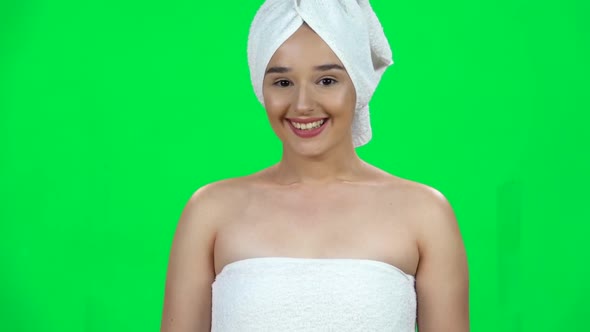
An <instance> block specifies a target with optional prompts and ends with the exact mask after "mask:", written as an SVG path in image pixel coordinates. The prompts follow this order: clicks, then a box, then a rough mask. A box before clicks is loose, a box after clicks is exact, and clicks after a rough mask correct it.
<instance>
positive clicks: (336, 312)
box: [161, 0, 469, 332]
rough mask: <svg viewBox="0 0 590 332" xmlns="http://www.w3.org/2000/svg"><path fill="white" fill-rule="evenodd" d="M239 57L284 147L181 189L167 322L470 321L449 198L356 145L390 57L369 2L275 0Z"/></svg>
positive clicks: (225, 326) (338, 325)
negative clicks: (267, 163)
mask: <svg viewBox="0 0 590 332" xmlns="http://www.w3.org/2000/svg"><path fill="white" fill-rule="evenodd" d="M248 56H249V65H250V70H251V76H252V83H253V85H254V88H255V91H256V94H257V96H258V97H259V99H260V100H261V102H262V103H263V105H264V107H265V109H266V113H267V116H268V119H269V122H270V124H271V126H272V128H273V130H274V132H275V133H276V135H277V136H278V138H279V139H280V140H281V142H282V144H283V154H282V158H281V160H280V162H279V163H278V164H276V165H273V166H271V167H269V168H266V169H264V170H261V171H259V172H257V173H255V174H252V175H249V176H245V177H241V178H235V179H228V180H224V181H219V182H216V183H212V184H209V185H207V186H204V187H202V188H200V189H198V190H197V191H196V192H195V193H194V195H193V196H192V197H191V198H190V200H189V202H188V203H187V205H186V206H185V208H184V210H183V213H182V216H181V218H180V220H179V223H178V226H177V231H176V234H175V237H174V241H173V245H172V248H171V253H170V261H169V267H168V274H167V281H166V294H165V301H164V310H163V317H162V328H161V330H162V331H163V332H172V331H174V332H184V331H186V332H188V331H291V330H293V331H401V332H406V331H414V330H415V327H416V324H417V325H418V327H419V330H420V332H433V331H436V332H444V331H453V332H462V331H469V310H468V270H467V261H466V255H465V250H464V247H463V243H462V239H461V235H460V232H459V229H458V226H457V221H456V219H455V216H454V214H453V211H452V209H451V207H450V206H449V203H448V202H447V200H446V199H445V198H444V196H443V195H442V194H441V193H439V192H438V191H437V190H435V189H433V188H430V187H428V186H426V185H423V184H420V183H416V182H412V181H409V180H406V179H402V178H399V177H397V176H394V175H391V174H388V173H386V172H385V171H382V170H380V169H378V168H376V167H374V166H372V165H370V164H368V163H366V162H364V161H362V160H361V159H360V158H359V157H358V155H357V154H356V151H355V147H356V146H360V145H362V144H365V143H366V142H367V141H368V140H369V139H370V137H371V131H370V125H369V121H368V107H367V103H368V101H369V99H370V97H371V95H372V93H373V91H374V89H375V87H376V85H377V82H378V81H379V79H380V77H381V75H382V73H383V71H384V70H385V68H386V67H387V66H389V65H390V64H392V63H393V62H392V59H391V51H390V49H389V45H388V44H387V40H386V39H385V36H384V35H383V31H382V29H381V26H380V24H379V23H378V21H377V18H376V16H375V15H374V14H373V11H372V9H371V7H370V5H369V3H368V1H366V0H339V1H335V0H333V1H320V0H307V1H306V0H300V1H295V0H294V1H290V0H289V1H288V0H268V1H266V2H265V3H264V5H263V6H262V7H261V9H260V10H259V11H258V13H257V14H256V17H255V19H254V21H253V23H252V27H251V30H250V39H249V45H248Z"/></svg>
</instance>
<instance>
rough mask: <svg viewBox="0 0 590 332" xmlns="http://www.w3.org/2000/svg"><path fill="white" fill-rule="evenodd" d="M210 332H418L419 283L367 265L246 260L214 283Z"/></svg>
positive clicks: (377, 264) (387, 267) (379, 266)
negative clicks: (417, 294)
mask: <svg viewBox="0 0 590 332" xmlns="http://www.w3.org/2000/svg"><path fill="white" fill-rule="evenodd" d="M211 287H212V316H211V317H212V319H211V331H212V332H238V331H239V332H289V331H299V332H303V331H309V332H312V331H313V332H323V331H334V332H336V331H337V332H346V331H351V332H361V331H362V332H371V331H375V332H414V331H415V329H416V303H417V302H416V301H417V300H416V290H415V277H414V276H413V275H409V274H406V273H404V272H403V271H402V270H400V269H398V268H397V267H395V266H393V265H390V264H387V263H385V262H381V261H376V260H365V259H322V258H292V257H257V258H248V259H243V260H239V261H235V262H233V263H229V264H228V265H226V266H225V267H224V268H223V270H222V271H221V272H220V273H219V274H218V275H217V276H216V278H215V281H214V282H213V284H212V286H211Z"/></svg>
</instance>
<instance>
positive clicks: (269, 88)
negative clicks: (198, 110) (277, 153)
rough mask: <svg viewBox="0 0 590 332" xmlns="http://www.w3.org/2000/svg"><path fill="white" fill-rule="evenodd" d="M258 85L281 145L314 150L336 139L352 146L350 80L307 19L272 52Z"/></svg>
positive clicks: (311, 152) (303, 152)
mask: <svg viewBox="0 0 590 332" xmlns="http://www.w3.org/2000/svg"><path fill="white" fill-rule="evenodd" d="M262 89H263V90H262V91H263V95H264V105H265V108H266V112H267V115H268V118H269V121H270V124H271V126H272V128H273V130H274V132H275V133H276V135H277V136H278V137H279V139H280V140H281V141H282V142H283V145H284V147H285V149H288V150H291V151H292V152H295V153H296V154H300V155H304V156H318V155H321V154H323V153H325V151H327V150H329V149H331V148H332V147H334V146H336V145H338V144H350V146H352V119H353V115H354V110H355V104H356V93H355V89H354V85H353V83H352V81H351V79H350V77H349V76H348V73H347V72H346V69H345V68H344V65H342V62H340V60H339V59H338V57H337V56H336V54H334V52H333V51H332V50H331V49H330V47H329V46H328V45H327V44H326V43H325V42H324V41H323V40H322V39H321V38H320V37H319V36H318V35H317V34H316V33H315V32H314V31H313V30H312V29H311V28H309V27H308V26H307V25H306V24H304V25H302V26H301V28H299V30H297V32H295V33H294V34H293V35H292V36H291V37H289V39H287V40H286V41H285V42H284V43H283V44H282V45H281V47H279V48H278V50H277V51H276V52H275V54H274V55H273V56H272V58H271V59H270V62H269V64H268V66H267V68H266V74H265V77H264V82H263V87H262ZM310 121H312V123H310ZM309 127H311V128H309Z"/></svg>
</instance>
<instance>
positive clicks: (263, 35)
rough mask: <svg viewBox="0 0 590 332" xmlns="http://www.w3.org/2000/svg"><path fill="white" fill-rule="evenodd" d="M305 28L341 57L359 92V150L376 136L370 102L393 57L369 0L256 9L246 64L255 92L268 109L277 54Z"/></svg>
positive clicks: (355, 129) (283, 1) (299, 0)
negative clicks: (265, 89) (268, 73)
mask: <svg viewBox="0 0 590 332" xmlns="http://www.w3.org/2000/svg"><path fill="white" fill-rule="evenodd" d="M303 22H305V23H307V25H309V26H310V27H311V28H312V29H313V30H314V31H315V32H316V33H317V34H318V35H319V36H320V37H321V38H322V39H323V40H324V41H325V42H326V44H328V46H330V48H331V49H332V51H333V52H334V53H335V54H336V56H338V58H339V59H340V61H341V62H342V64H343V65H344V67H345V68H346V71H347V72H348V75H349V76H350V78H351V80H352V82H353V84H354V87H355V91H356V98H357V103H356V110H355V114H354V118H353V124H352V136H353V144H354V146H355V147H358V146H361V145H364V144H366V143H367V142H368V141H369V140H370V139H371V136H372V131H371V122H370V119H369V106H368V103H369V100H370V99H371V97H372V96H373V93H374V92H375V88H376V87H377V84H378V83H379V81H380V80H381V76H382V75H383V72H384V71H385V69H386V68H387V67H388V66H390V65H392V64H393V58H392V52H391V49H390V47H389V43H388V42H387V38H386V37H385V34H384V33H383V28H382V27H381V23H379V20H378V19H377V16H376V15H375V13H374V12H373V9H372V8H371V5H370V4H369V1H368V0H267V1H266V2H265V3H264V4H263V5H262V6H261V7H260V9H259V10H258V12H257V13H256V16H255V17H254V20H253V22H252V25H251V27H250V35H249V37H248V65H249V67H250V77H251V80H252V85H253V86H254V91H255V93H256V96H257V97H258V100H259V101H260V102H261V103H262V104H263V105H264V99H263V95H262V82H263V80H264V72H265V70H266V67H267V65H268V62H269V61H270V59H271V57H272V56H273V54H274V53H275V51H276V50H277V49H278V48H279V47H280V46H281V45H282V44H283V42H285V40H287V38H289V37H290V36H291V35H292V34H293V33H295V31H297V29H298V28H299V27H300V26H301V25H302V24H303Z"/></svg>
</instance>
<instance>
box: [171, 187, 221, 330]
mask: <svg viewBox="0 0 590 332" xmlns="http://www.w3.org/2000/svg"><path fill="white" fill-rule="evenodd" d="M205 188H206V187H203V188H201V189H199V190H197V191H196V192H195V193H194V194H193V195H192V197H191V198H190V199H189V201H188V203H187V204H186V206H185V207H184V210H183V211H182V214H181V217H180V220H179V221H178V225H177V227H176V232H175V234H174V239H173V241H172V247H171V249H170V256H169V261H168V270H167V275H166V288H165V295H164V307H163V313H162V322H161V328H160V331H161V332H210V331H211V284H212V282H213V280H214V278H215V268H214V263H213V245H214V242H215V232H216V228H215V227H214V219H215V217H214V216H213V215H212V214H211V213H210V212H211V211H213V210H216V209H215V208H214V206H211V205H215V203H214V202H211V200H208V199H206V197H204V196H205V195H206V194H205V192H206V189H205Z"/></svg>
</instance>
